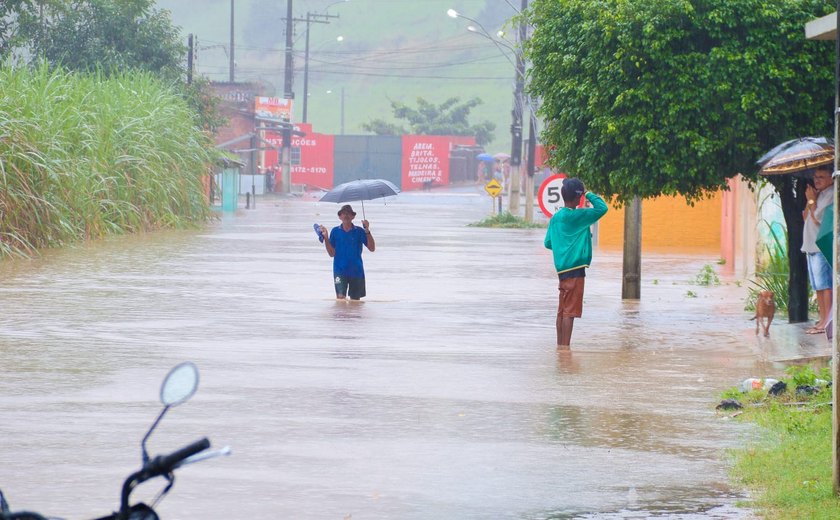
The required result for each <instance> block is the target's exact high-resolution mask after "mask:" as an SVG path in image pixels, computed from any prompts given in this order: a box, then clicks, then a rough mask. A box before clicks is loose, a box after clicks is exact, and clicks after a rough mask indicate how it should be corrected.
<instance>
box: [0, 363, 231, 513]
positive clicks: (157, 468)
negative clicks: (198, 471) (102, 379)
mask: <svg viewBox="0 0 840 520" xmlns="http://www.w3.org/2000/svg"><path fill="white" fill-rule="evenodd" d="M197 389H198V367H196V366H195V364H193V363H192V362H189V361H185V362H183V363H180V364H178V365H176V366H175V367H173V368H172V369H171V370H170V371H169V373H168V374H167V375H166V377H165V378H164V380H163V384H162V385H161V387H160V401H161V403H162V404H163V410H161V412H160V414H159V415H158V417H157V419H155V422H154V423H153V424H152V426H151V428H149V431H147V432H146V435H145V436H144V437H143V440H142V441H141V443H140V446H141V449H142V460H143V463H142V466H141V468H140V470H139V471H136V472H134V473H132V474H131V475H129V476H128V478H126V479H125V482H124V483H123V486H122V492H121V494H120V508H119V510H117V511H116V512H113V513H111V514H109V515H107V516H103V517H100V518H97V519H95V520H160V517H159V516H158V515H157V513H156V512H155V510H154V507H155V506H157V504H158V503H159V502H160V501H161V500H163V497H165V496H166V494H167V493H169V491H170V490H171V489H172V486H173V485H174V484H175V470H177V469H178V468H181V467H183V466H186V465H187V464H192V463H195V462H199V461H202V460H206V459H210V458H214V457H219V456H225V455H230V452H231V450H230V447H229V446H225V447H224V448H222V449H219V450H215V451H207V450H208V449H209V448H210V441H209V440H208V439H207V438H206V437H205V438H202V439H200V440H198V441H195V442H193V443H191V444H188V445H186V446H184V447H183V448H181V449H178V450H175V451H173V452H172V453H170V454H168V455H158V456H156V457H154V458H151V457H149V452H148V451H147V450H146V442H147V441H148V440H149V437H150V436H151V435H152V432H153V431H154V430H155V428H157V425H158V424H160V421H161V419H163V416H164V415H165V414H166V412H167V411H169V409H170V408H172V407H173V406H177V405H179V404H182V403H184V402H186V401H187V400H189V399H190V398H191V397H192V396H193V395H194V394H195V392H196V390H197ZM156 477H162V478H164V479H165V480H166V481H167V485H166V487H164V489H163V490H162V491H161V492H160V493H159V494H158V496H157V497H156V498H155V500H154V502H153V503H152V505H151V506H149V505H146V504H144V503H143V502H138V503H136V504H133V505H132V504H131V503H130V500H131V492H132V491H133V490H134V489H135V488H137V486H139V485H140V484H142V483H143V482H146V481H148V480H151V479H153V478H156ZM0 520H61V519H60V518H55V517H45V516H43V515H41V514H40V513H36V512H33V511H17V512H12V511H11V510H10V508H9V504H8V502H7V501H6V498H5V497H4V496H3V492H2V490H0Z"/></svg>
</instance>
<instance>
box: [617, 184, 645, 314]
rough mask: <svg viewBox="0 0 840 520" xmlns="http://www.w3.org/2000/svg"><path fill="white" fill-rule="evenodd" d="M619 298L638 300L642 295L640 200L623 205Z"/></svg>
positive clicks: (634, 198)
mask: <svg viewBox="0 0 840 520" xmlns="http://www.w3.org/2000/svg"><path fill="white" fill-rule="evenodd" d="M622 273H623V276H622V281H621V299H622V300H638V299H641V297H642V288H641V281H642V200H641V199H640V198H639V197H633V201H632V202H630V204H628V205H626V206H625V207H624V263H623V267H622Z"/></svg>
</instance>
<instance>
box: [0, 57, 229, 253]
mask: <svg viewBox="0 0 840 520" xmlns="http://www.w3.org/2000/svg"><path fill="white" fill-rule="evenodd" d="M215 158H216V152H215V150H214V148H213V147H212V143H211V142H210V139H209V137H208V136H206V135H205V134H204V133H203V132H202V131H201V130H199V129H198V128H197V126H196V119H195V115H194V113H193V112H192V111H191V110H190V109H189V107H188V106H187V105H186V103H185V101H184V100H183V98H181V97H180V96H179V95H178V94H177V93H176V92H175V91H174V90H173V89H171V88H169V87H168V86H167V85H164V84H162V83H161V82H160V81H159V80H157V79H155V78H154V77H153V76H151V75H149V74H145V73H135V72H127V73H125V74H121V75H118V76H113V77H103V76H100V75H97V74H74V73H67V72H63V71H61V70H54V69H53V70H51V69H49V68H48V67H46V66H42V67H40V68H38V69H34V70H33V69H29V68H22V67H21V68H17V67H11V66H8V65H7V66H5V67H2V68H0V257H3V256H29V255H31V254H32V253H33V252H35V251H36V250H38V249H40V248H48V247H59V246H62V245H65V244H68V243H71V242H75V241H79V240H89V239H97V238H101V237H104V236H107V235H111V234H120V233H130V232H136V231H144V230H153V229H158V228H165V227H180V226H187V225H191V224H194V223H196V222H201V221H204V220H206V219H207V218H209V216H210V211H209V208H208V205H207V202H206V200H205V198H204V195H203V190H202V185H201V176H202V175H204V174H206V173H208V172H210V171H211V169H212V165H213V162H214V160H215Z"/></svg>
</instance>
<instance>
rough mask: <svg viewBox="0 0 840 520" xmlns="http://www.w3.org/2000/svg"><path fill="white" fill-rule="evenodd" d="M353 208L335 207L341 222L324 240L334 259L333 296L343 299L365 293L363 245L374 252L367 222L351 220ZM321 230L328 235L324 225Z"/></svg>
mask: <svg viewBox="0 0 840 520" xmlns="http://www.w3.org/2000/svg"><path fill="white" fill-rule="evenodd" d="M355 217H356V212H355V211H353V208H352V207H351V206H350V205H349V204H345V205H344V206H342V207H341V209H340V210H338V218H339V219H341V225H339V226H336V227H334V228H333V229H332V231H330V234H329V239H327V240H324V246H325V247H326V249H327V254H328V255H330V257H332V259H333V277H334V280H335V297H336V298H337V299H339V300H344V299H345V298H346V297H349V298H350V299H351V300H360V299H361V298H363V297H364V296H365V267H364V264H363V263H362V246H365V247H367V248H368V250H369V251H370V252H371V253H373V251H374V250H375V249H376V242H375V241H374V240H373V235H371V234H370V223H369V222H368V221H367V220H362V226H363V227H361V228H360V227H358V226H356V225H354V224H353V218H355ZM320 231H321V234H322V235H323V236H327V228H326V227H324V226H321V227H320Z"/></svg>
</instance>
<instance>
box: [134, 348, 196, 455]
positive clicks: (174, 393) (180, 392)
mask: <svg viewBox="0 0 840 520" xmlns="http://www.w3.org/2000/svg"><path fill="white" fill-rule="evenodd" d="M196 390H198V367H197V366H195V363H193V362H191V361H184V362H183V363H179V364H177V365H175V366H174V367H172V369H171V370H170V371H169V373H168V374H166V377H165V378H164V379H163V384H162V385H160V402H161V403H163V410H161V411H160V415H158V417H157V419H155V422H154V423H152V427H151V428H149V431H147V432H146V435H144V436H143V440H142V441H140V449H141V450H142V455H143V463H144V464H145V463H146V462H148V461H149V452H148V450H146V441H148V440H149V437H150V436H151V435H152V432H153V431H155V428H157V425H158V423H160V420H161V419H163V416H164V415H165V414H166V412H167V411H168V410H169V408H171V407H173V406H176V405H179V404H181V403H183V402H185V401H186V400H187V399H189V398H190V397H192V396H193V394H194V393H195V391H196Z"/></svg>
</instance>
